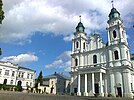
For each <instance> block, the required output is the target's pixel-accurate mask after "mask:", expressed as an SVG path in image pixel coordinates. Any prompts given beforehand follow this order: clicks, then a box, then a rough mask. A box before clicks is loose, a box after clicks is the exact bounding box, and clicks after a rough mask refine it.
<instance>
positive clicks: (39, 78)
mask: <svg viewBox="0 0 134 100" xmlns="http://www.w3.org/2000/svg"><path fill="white" fill-rule="evenodd" d="M39 83H40V85H42V83H43V76H42V71H40V73H39V76H38V78H37V81H36V87H37V86H38V84H39Z"/></svg>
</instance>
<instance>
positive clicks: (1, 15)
mask: <svg viewBox="0 0 134 100" xmlns="http://www.w3.org/2000/svg"><path fill="white" fill-rule="evenodd" d="M2 6H3V3H2V0H0V24H2V20H3V19H4V17H5V16H4V11H3V9H2Z"/></svg>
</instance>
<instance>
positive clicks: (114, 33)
mask: <svg viewBox="0 0 134 100" xmlns="http://www.w3.org/2000/svg"><path fill="white" fill-rule="evenodd" d="M113 37H114V38H116V31H115V30H114V31H113Z"/></svg>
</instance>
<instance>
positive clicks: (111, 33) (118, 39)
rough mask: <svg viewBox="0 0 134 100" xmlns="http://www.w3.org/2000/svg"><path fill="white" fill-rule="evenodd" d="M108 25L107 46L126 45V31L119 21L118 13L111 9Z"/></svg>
mask: <svg viewBox="0 0 134 100" xmlns="http://www.w3.org/2000/svg"><path fill="white" fill-rule="evenodd" d="M107 23H108V28H107V29H108V45H113V44H118V43H125V44H126V45H128V43H127V37H126V30H125V27H124V25H123V21H122V20H121V17H120V13H119V12H118V11H117V10H116V8H114V7H113V8H112V9H111V12H110V14H109V20H108V21H107Z"/></svg>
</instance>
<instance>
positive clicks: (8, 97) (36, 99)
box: [0, 91, 134, 100]
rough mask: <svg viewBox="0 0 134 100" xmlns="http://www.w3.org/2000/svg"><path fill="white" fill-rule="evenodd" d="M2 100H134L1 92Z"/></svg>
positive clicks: (0, 99)
mask: <svg viewBox="0 0 134 100" xmlns="http://www.w3.org/2000/svg"><path fill="white" fill-rule="evenodd" d="M0 100H134V99H129V98H102V97H97V98H95V97H78V96H66V95H48V94H33V93H19V92H7V91H0Z"/></svg>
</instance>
